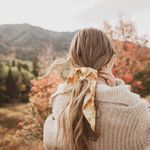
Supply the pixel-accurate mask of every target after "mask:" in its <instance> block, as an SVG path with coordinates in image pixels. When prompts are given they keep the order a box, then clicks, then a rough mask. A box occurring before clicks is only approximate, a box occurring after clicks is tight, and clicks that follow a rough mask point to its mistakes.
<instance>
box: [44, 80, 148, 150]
mask: <svg viewBox="0 0 150 150" xmlns="http://www.w3.org/2000/svg"><path fill="white" fill-rule="evenodd" d="M63 88H64V84H60V85H59V86H58V88H57V91H56V92H55V95H57V94H58V93H59V92H61V91H63ZM68 100H69V96H68V95H67V94H64V95H58V96H56V98H55V100H54V102H53V109H52V114H51V115H49V116H48V117H47V119H46V121H45V123H44V129H43V142H44V146H45V149H46V150H52V148H54V147H57V146H56V143H55V142H56V134H57V117H58V115H59V113H60V112H61V110H62V109H63V106H64V105H65V103H67V101H68ZM95 104H96V108H97V111H96V112H97V115H96V133H97V134H98V135H99V138H98V140H97V141H89V150H145V149H146V147H147V146H148V145H150V105H149V103H148V102H147V101H146V100H145V99H143V98H141V97H140V96H139V95H138V94H136V93H133V92H131V91H130V90H129V87H128V85H126V84H124V82H123V81H121V80H119V79H118V85H117V86H114V87H110V86H107V85H104V84H97V86H96V99H95ZM62 144H63V143H62ZM148 149H149V148H148ZM148 149H146V150H148ZM60 150H62V149H61V148H60Z"/></svg>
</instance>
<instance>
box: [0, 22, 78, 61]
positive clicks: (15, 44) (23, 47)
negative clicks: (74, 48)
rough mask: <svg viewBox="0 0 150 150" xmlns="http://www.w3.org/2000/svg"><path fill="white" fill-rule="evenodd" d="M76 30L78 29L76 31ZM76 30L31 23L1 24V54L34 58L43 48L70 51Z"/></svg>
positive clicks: (58, 51)
mask: <svg viewBox="0 0 150 150" xmlns="http://www.w3.org/2000/svg"><path fill="white" fill-rule="evenodd" d="M75 32H76V31H75ZM75 32H57V31H51V30H46V29H43V28H41V27H38V26H33V25H30V24H27V23H25V24H3V25H0V54H3V55H8V54H9V53H12V52H13V53H14V52H15V53H16V57H17V58H21V59H32V57H33V56H34V55H36V54H37V53H39V52H40V51H41V50H44V49H48V50H50V51H52V52H55V53H60V52H62V51H68V49H69V46H70V42H71V40H72V38H73V36H74V34H75Z"/></svg>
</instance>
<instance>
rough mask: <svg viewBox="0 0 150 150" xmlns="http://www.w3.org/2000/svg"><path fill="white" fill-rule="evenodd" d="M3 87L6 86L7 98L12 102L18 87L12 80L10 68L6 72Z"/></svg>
mask: <svg viewBox="0 0 150 150" xmlns="http://www.w3.org/2000/svg"><path fill="white" fill-rule="evenodd" d="M5 86H6V93H7V94H8V96H9V97H10V98H11V99H12V100H14V99H15V98H17V95H18V87H17V85H16V82H15V80H14V78H13V75H12V70H11V67H9V70H8V76H7V77H6V80H5Z"/></svg>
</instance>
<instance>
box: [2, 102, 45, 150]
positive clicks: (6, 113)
mask: <svg viewBox="0 0 150 150" xmlns="http://www.w3.org/2000/svg"><path fill="white" fill-rule="evenodd" d="M27 114H28V113H27V104H7V105H3V106H2V107H0V150H10V149H11V150H44V148H43V143H42V142H40V141H37V142H34V143H32V144H31V145H30V146H24V145H21V144H17V145H16V144H15V143H14V145H11V146H9V147H7V140H8V141H9V140H10V138H12V136H13V134H14V133H15V131H16V129H17V124H18V122H20V121H23V120H24V119H25V118H26V116H27ZM4 141H5V143H4Z"/></svg>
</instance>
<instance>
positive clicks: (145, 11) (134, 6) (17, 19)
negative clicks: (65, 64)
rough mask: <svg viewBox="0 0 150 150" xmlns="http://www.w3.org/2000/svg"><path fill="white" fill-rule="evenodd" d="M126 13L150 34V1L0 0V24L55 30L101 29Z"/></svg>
mask: <svg viewBox="0 0 150 150" xmlns="http://www.w3.org/2000/svg"><path fill="white" fill-rule="evenodd" d="M119 14H124V16H125V17H127V18H129V19H131V20H132V21H133V22H134V23H135V24H136V26H137V28H138V31H139V33H140V34H147V35H150V19H149V17H150V0H0V24H12V23H29V24H32V25H36V26H41V27H43V28H46V29H50V30H55V31H74V30H77V29H81V28H84V27H100V25H101V24H102V21H103V20H107V21H109V22H111V23H115V22H116V20H117V18H118V15H119Z"/></svg>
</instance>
